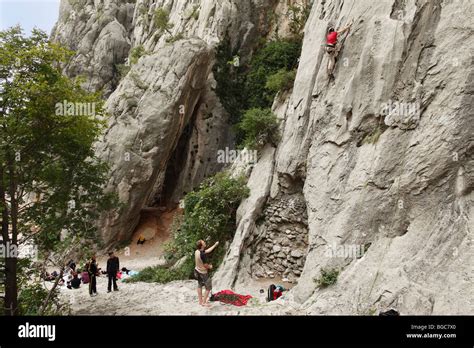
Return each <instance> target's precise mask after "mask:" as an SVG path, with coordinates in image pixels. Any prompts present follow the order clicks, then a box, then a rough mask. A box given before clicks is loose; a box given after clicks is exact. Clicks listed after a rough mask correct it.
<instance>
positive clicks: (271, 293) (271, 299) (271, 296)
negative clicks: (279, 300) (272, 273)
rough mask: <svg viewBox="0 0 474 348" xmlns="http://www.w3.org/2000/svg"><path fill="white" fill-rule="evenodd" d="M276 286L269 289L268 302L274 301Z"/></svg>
mask: <svg viewBox="0 0 474 348" xmlns="http://www.w3.org/2000/svg"><path fill="white" fill-rule="evenodd" d="M275 289H276V286H275V284H271V285H270V286H269V287H268V292H267V302H270V301H273V292H274V291H275Z"/></svg>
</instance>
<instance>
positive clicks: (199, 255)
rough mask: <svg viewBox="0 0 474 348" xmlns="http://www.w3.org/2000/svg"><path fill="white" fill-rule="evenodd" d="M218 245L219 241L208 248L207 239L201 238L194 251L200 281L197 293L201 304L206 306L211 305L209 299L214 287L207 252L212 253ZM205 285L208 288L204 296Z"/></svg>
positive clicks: (195, 272)
mask: <svg viewBox="0 0 474 348" xmlns="http://www.w3.org/2000/svg"><path fill="white" fill-rule="evenodd" d="M218 245H219V242H216V243H215V244H214V245H213V246H212V247H210V248H209V249H206V242H205V241H203V240H199V241H198V242H197V243H196V251H195V252H194V260H195V263H196V268H195V269H194V277H195V278H196V280H197V281H198V288H197V293H198V299H199V304H200V305H201V306H204V307H210V304H209V303H208V302H207V300H208V297H209V293H210V292H211V289H212V281H211V277H210V275H209V271H210V270H212V265H211V264H209V263H208V262H207V254H209V253H211V252H212V251H213V250H214V249H215V248H216V247H217V246H218ZM203 287H205V288H206V292H205V293H204V297H203V295H202V288H203Z"/></svg>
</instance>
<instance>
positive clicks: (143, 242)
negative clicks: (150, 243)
mask: <svg viewBox="0 0 474 348" xmlns="http://www.w3.org/2000/svg"><path fill="white" fill-rule="evenodd" d="M145 242H146V239H145V237H143V234H141V235H140V236H139V237H138V240H137V245H138V244H145Z"/></svg>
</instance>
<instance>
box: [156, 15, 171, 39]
mask: <svg viewBox="0 0 474 348" xmlns="http://www.w3.org/2000/svg"><path fill="white" fill-rule="evenodd" d="M154 23H155V29H158V30H159V31H160V32H163V31H166V32H167V33H168V34H170V35H171V31H170V30H171V28H173V24H171V23H170V14H169V12H168V11H167V10H165V9H163V8H157V9H156V10H155V16H154Z"/></svg>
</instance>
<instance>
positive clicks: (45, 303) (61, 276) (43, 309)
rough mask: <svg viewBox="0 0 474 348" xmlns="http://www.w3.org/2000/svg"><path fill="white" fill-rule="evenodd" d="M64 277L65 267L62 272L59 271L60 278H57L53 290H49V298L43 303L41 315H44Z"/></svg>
mask: <svg viewBox="0 0 474 348" xmlns="http://www.w3.org/2000/svg"><path fill="white" fill-rule="evenodd" d="M63 276H64V267H62V266H61V270H60V271H59V277H57V278H56V281H55V282H54V285H53V287H52V288H51V290H49V293H48V296H47V297H46V299H45V300H44V302H43V305H42V306H41V309H40V312H39V315H44V312H45V311H46V308H48V304H49V301H51V298H52V296H53V293H54V290H56V288H57V287H58V284H59V282H60V281H61V279H62V278H63Z"/></svg>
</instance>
